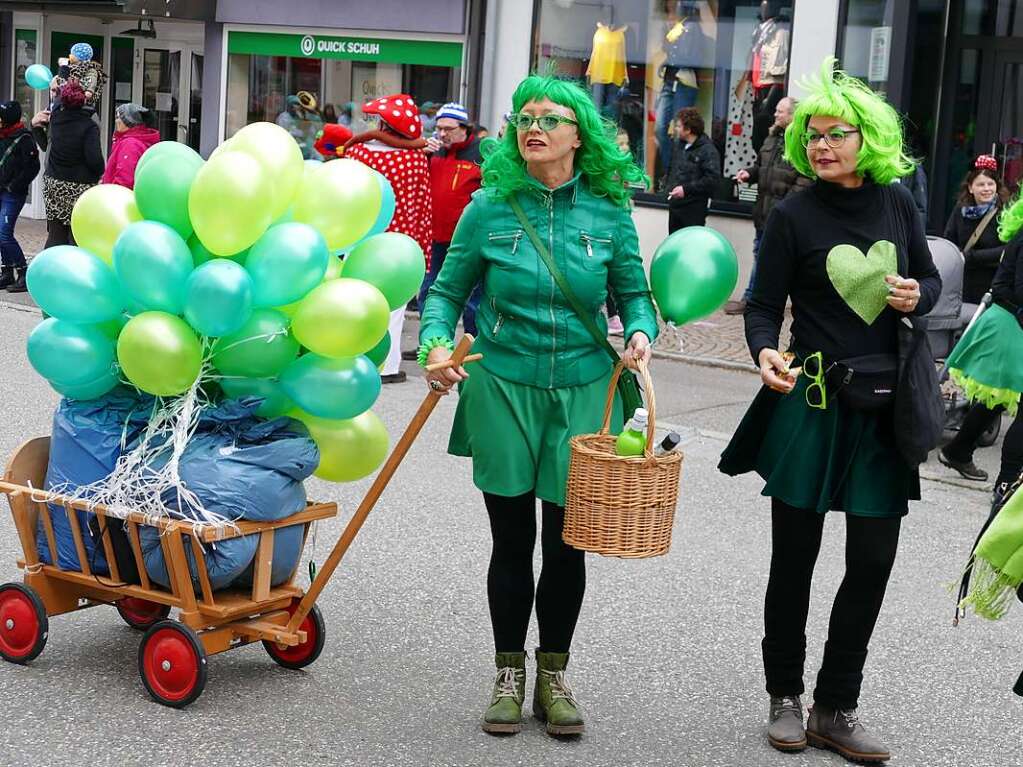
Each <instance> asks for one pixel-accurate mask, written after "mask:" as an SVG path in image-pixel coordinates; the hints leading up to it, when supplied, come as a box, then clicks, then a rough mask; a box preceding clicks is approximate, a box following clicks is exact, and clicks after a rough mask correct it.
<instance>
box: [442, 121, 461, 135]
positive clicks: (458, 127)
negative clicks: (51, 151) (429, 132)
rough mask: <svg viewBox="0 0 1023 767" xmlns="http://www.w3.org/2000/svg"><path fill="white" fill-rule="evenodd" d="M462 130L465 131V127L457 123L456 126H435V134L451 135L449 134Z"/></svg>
mask: <svg viewBox="0 0 1023 767" xmlns="http://www.w3.org/2000/svg"><path fill="white" fill-rule="evenodd" d="M464 129H465V126H464V125H462V124H461V123H459V124H458V125H438V126H437V132H438V133H451V132H453V131H456V130H464Z"/></svg>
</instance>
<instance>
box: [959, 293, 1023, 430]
mask: <svg viewBox="0 0 1023 767" xmlns="http://www.w3.org/2000/svg"><path fill="white" fill-rule="evenodd" d="M948 371H949V375H950V376H951V378H952V380H953V381H955V382H956V383H957V384H959V385H960V386H961V387H962V388H963V391H965V392H966V396H967V397H969V398H970V399H971V400H974V401H979V402H982V403H984V404H985V405H986V406H987V407H989V408H991V409H994V408H996V407H997V406H999V405H1003V406H1004V407H1005V408H1006V409H1007V410H1008V411H1009V414H1010V415H1015V414H1016V409H1017V408H1018V407H1019V398H1020V392H1023V328H1021V327H1020V324H1019V321H1018V320H1017V319H1016V318H1015V317H1014V316H1012V314H1010V313H1009V312H1008V311H1006V310H1005V309H1003V308H1002V307H1001V306H998V305H997V304H995V305H993V306H991V307H990V308H989V309H988V310H987V311H985V312H984V313H983V314H982V315H981V316H980V319H979V320H977V322H976V323H974V325H973V327H972V328H970V330H969V331H968V332H967V333H966V335H964V336H963V337H962V339H961V340H960V341H959V343H958V344H956V347H955V349H953V350H952V353H951V354H950V355H949V356H948Z"/></svg>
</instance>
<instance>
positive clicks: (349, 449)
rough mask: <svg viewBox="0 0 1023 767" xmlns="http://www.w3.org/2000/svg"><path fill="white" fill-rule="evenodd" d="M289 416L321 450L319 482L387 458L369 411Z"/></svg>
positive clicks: (382, 434) (348, 478)
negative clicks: (334, 417) (340, 416)
mask: <svg viewBox="0 0 1023 767" xmlns="http://www.w3.org/2000/svg"><path fill="white" fill-rule="evenodd" d="M334 162H336V160H335V161H334ZM288 415H290V416H291V417H292V418H297V419H298V420H300V421H301V422H302V423H304V424H305V425H306V428H308V430H309V436H311V437H312V438H313V441H314V442H315V443H316V446H317V447H318V448H319V449H320V465H319V466H318V467H317V469H316V471H315V472H313V473H314V474H316V476H317V477H320V478H321V479H326V480H329V481H331V482H354V481H355V480H357V479H362V478H363V477H367V476H369V475H370V474H372V473H373V472H374V471H376V470H377V469H378V468H379V467H380V464H382V463H383V462H384V459H385V458H386V457H387V448H388V444H389V438H388V436H387V427H385V426H384V423H383V421H381V420H380V418H379V417H378V416H377V414H376V413H374V412H373V411H372V410H367V411H366V412H365V413H362V414H361V415H357V416H356V417H355V418H349V419H347V420H343V421H338V420H332V419H328V418H317V417H316V416H314V415H310V414H309V413H306V412H305V411H303V410H299V409H298V408H295V409H294V410H292V411H291V412H290V413H289V414H288Z"/></svg>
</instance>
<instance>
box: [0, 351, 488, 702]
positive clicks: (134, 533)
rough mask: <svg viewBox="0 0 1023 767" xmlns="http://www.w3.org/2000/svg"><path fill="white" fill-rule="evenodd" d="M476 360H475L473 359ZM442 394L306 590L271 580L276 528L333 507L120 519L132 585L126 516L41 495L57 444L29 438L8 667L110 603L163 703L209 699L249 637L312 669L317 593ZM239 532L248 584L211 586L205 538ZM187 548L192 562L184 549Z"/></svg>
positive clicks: (17, 474)
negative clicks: (60, 547) (149, 536)
mask: <svg viewBox="0 0 1023 767" xmlns="http://www.w3.org/2000/svg"><path fill="white" fill-rule="evenodd" d="M471 345H472V337H471V336H465V337H463V339H462V342H461V343H460V344H459V346H458V348H457V349H456V350H455V354H454V355H453V357H452V364H456V365H457V364H461V363H462V362H464V361H470V360H466V355H467V354H468V351H469V348H470V347H471ZM476 358H478V357H477V356H476V355H473V358H471V359H476ZM439 400H440V396H439V395H438V394H437V393H436V392H431V393H430V394H428V395H427V397H426V399H425V400H424V401H423V404H422V405H421V406H420V408H419V410H418V412H417V413H416V415H415V417H414V418H413V419H412V422H411V423H410V424H409V426H408V428H407V429H406V431H405V433H404V435H403V436H402V438H401V439H400V440H399V441H398V443H397V444H396V445H395V448H394V450H393V451H392V452H391V455H390V457H389V458H388V460H387V461H386V463H385V464H384V466H383V467H382V468H381V470H380V472H379V473H378V475H377V477H376V480H375V481H374V482H373V485H372V486H371V487H370V489H369V491H368V492H367V494H366V496H365V498H363V500H362V503H361V504H360V505H359V508H358V510H357V511H356V512H355V514H354V515H353V516H352V519H351V520H350V521H349V522H348V524H347V526H346V527H345V529H344V532H343V533H342V535H341V538H340V539H339V540H338V542H337V544H336V545H335V546H334V549H333V551H332V552H331V553H330V555H329V556H328V558H327V560H326V561H325V562H324V565H323V567H322V568H321V569H320V570H319V572H318V573H317V575H316V577H315V579H314V580H313V582H312V584H311V585H310V587H309V589H308V591H303V589H302V588H301V587H300V586H298V585H296V584H295V578H294V574H293V575H292V578H291V579H290V580H289V581H288V582H287V583H285V584H283V585H280V586H276V587H271V586H270V572H271V558H272V554H273V548H274V533H275V531H276V530H279V529H281V528H284V527H290V526H293V525H308V524H309V523H311V522H316V521H318V520H322V519H328V518H331V517H334V516H336V514H337V505H336V504H333V503H310V504H308V505H307V506H306V508H305V509H304V510H302V511H301V512H299V513H298V514H294V515H292V516H290V517H287V518H285V519H282V520H279V521H276V522H247V521H240V522H237V523H236V527H212V526H209V527H206V528H200V530H201V532H200V533H199V534H196V533H195V532H194V530H193V524H192V522H190V521H180V520H175V519H160V520H152V519H147V518H146V517H144V516H143V515H141V514H130V515H129V516H128V517H127V518H126V519H124V520H123V524H124V526H125V529H126V532H127V536H128V540H129V542H130V545H131V550H132V553H133V555H134V560H135V566H136V568H137V570H138V577H139V581H140V583H138V584H126V583H124V582H122V580H121V573H120V572H119V568H118V564H117V557H116V555H115V552H114V549H113V544H112V542H111V536H110V535H107V534H106V533H107V528H108V526H112V525H120V524H122V520H121V519H120V518H117V517H114V516H112V515H110V513H109V511H108V509H107V508H106V507H105V506H103V505H99V504H95V505H94V504H89V503H87V502H85V501H82V500H74V499H70V498H67V497H65V496H61V495H55V494H52V493H45V492H43V491H42V490H41V488H43V487H45V485H44V482H45V476H46V468H47V463H48V460H49V447H50V439H49V437H37V438H35V439H32V440H29V441H28V442H26V443H25V444H23V445H22V446H21V447H20V448H19V449H18V450H17V451H16V452H15V454H14V456H13V457H12V458H11V460H10V462H9V464H8V466H7V472H6V474H5V476H4V481H3V482H0V492H2V493H5V494H6V495H7V498H8V501H9V503H10V507H11V513H12V514H13V515H14V524H15V527H16V528H17V531H18V537H19V539H20V540H21V546H22V550H23V552H24V557H23V558H21V559H19V560H18V562H17V564H18V567H19V568H21V569H23V570H24V571H25V575H24V579H23V582H20V583H17V582H12V583H5V584H3V585H0V656H2V657H3V658H4V660H7V661H9V662H12V663H19V664H25V663H28V662H30V661H31V660H33V659H34V658H36V657H37V656H38V655H39V654H40V653H41V652H42V651H43V648H44V647H45V646H46V640H47V637H48V636H49V618H51V617H53V616H56V615H62V614H64V613H70V612H75V611H77V610H83V609H86V608H89V607H94V606H97V605H112V606H114V607H115V608H116V609H117V611H118V613H120V615H121V617H122V618H123V619H124V621H125V622H126V623H127V624H128V625H129V626H131V627H132V628H135V629H138V630H140V631H144V632H145V633H144V635H143V637H142V641H141V643H140V645H139V653H138V669H139V675H140V676H141V677H142V682H143V684H144V685H145V688H146V690H147V691H148V692H149V694H150V695H151V696H152V697H153V698H154V699H155V700H156V701H157V702H159V703H162V704H164V705H166V706H172V707H175V708H182V707H184V706H187V705H188V704H190V703H192V702H193V701H195V700H196V699H197V698H198V697H199V696H200V695H201V694H202V692H203V688H204V687H205V685H206V676H207V662H206V661H207V657H208V656H210V655H216V654H217V653H222V652H226V651H227V650H232V649H235V648H237V647H241V646H244V645H247V644H250V643H252V642H256V641H262V643H263V647H264V648H265V649H266V651H267V653H268V654H269V655H270V657H271V658H272V659H273V660H274V661H275V662H276V663H278V664H279V665H281V666H283V667H285V668H289V669H301V668H304V667H306V666H308V665H310V664H311V663H313V662H314V661H315V660H316V659H317V658H318V657H319V655H320V653H321V651H322V650H323V644H324V639H325V636H326V627H325V624H324V620H323V616H322V614H321V613H320V610H319V608H318V607H317V606H316V599H317V597H318V596H319V594H320V592H321V591H322V590H323V588H324V586H326V584H327V581H328V580H330V578H331V576H332V575H333V573H334V571H335V570H336V569H337V566H338V565H339V564H340V562H341V558H342V557H343V556H344V554H345V552H346V551H347V550H348V547H349V546H350V545H351V543H352V540H353V539H354V538H355V535H356V534H357V533H358V531H359V529H360V528H361V527H362V524H363V522H364V521H365V519H366V517H367V516H368V515H369V512H370V511H371V510H372V508H373V507H374V506H375V505H376V502H377V500H378V499H379V498H380V495H381V494H382V493H383V491H384V489H385V488H386V487H387V484H388V483H389V482H390V480H391V477H393V475H394V473H395V471H396V470H397V468H398V466H399V465H400V464H401V461H402V459H404V457H405V455H406V453H407V452H408V450H409V448H410V447H411V445H412V443H413V442H414V441H415V439H416V437H417V436H418V435H419V432H420V430H421V429H422V428H423V426H424V425H425V424H426V421H427V420H428V419H429V417H430V414H431V413H432V412H433V409H434V407H436V405H437V402H438V401H439ZM48 504H55V505H57V506H63V507H64V510H65V512H66V513H67V520H68V523H69V526H70V529H71V534H72V537H73V539H74V544H75V549H76V552H77V556H78V565H79V568H80V569H79V570H67V569H63V568H61V567H60V565H59V564H57V563H58V562H59V559H58V557H57V542H56V536H55V534H54V528H53V521H52V519H51V517H50V508H49V506H48ZM76 509H81V510H84V511H86V512H88V513H89V514H93V515H95V517H96V521H97V523H98V527H99V531H100V536H99V537H100V539H101V541H102V545H103V551H104V554H105V558H106V561H107V563H108V565H109V568H110V574H109V576H106V575H103V576H101V575H98V574H96V573H94V572H93V569H92V566H91V563H90V558H89V556H88V553H87V549H86V547H85V543H84V541H85V539H84V536H83V530H82V526H81V524H80V522H79V519H78V514H76V513H75V510H76ZM40 521H41V522H42V531H43V534H44V535H45V537H46V540H47V543H48V545H49V550H50V552H51V556H52V559H53V562H54V564H44V563H43V562H41V561H40V559H39V555H38V547H37V542H36V535H37V530H38V529H39V522H40ZM146 525H149V526H151V527H155V528H158V529H159V530H160V533H161V535H160V545H161V547H162V550H163V555H164V559H165V561H166V565H167V572H168V575H169V579H170V588H169V589H168V588H163V587H162V586H160V585H159V584H157V583H154V582H153V581H152V579H151V578H150V577H149V575H148V574H147V572H146V567H145V562H144V558H143V552H142V546H141V539H140V535H139V528H140V527H142V526H146ZM241 535H259V544H258V547H257V550H256V557H255V566H254V574H253V585H252V588H251V589H244V590H242V589H235V588H231V589H226V590H221V591H216V592H214V591H213V589H212V588H211V586H210V579H209V574H208V572H207V570H206V565H205V560H204V558H203V545H204V544H210V543H215V542H216V541H221V540H226V539H229V538H234V537H237V536H241ZM188 548H191V550H192V551H191V554H192V556H191V557H189V556H188V554H187V553H186V550H187V549H188ZM189 560H191V561H192V562H194V566H195V570H196V576H197V579H198V582H199V588H198V589H196V588H195V586H194V585H193V577H192V573H191V572H190V569H189V564H190V561H189ZM197 592H198V593H197ZM172 609H176V610H177V611H178V613H177V620H171V619H169V616H170V612H171V610H172Z"/></svg>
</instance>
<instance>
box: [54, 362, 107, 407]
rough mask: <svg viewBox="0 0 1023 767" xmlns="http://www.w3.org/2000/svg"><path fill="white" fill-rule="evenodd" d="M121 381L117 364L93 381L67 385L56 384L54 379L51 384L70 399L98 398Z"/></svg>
mask: <svg viewBox="0 0 1023 767" xmlns="http://www.w3.org/2000/svg"><path fill="white" fill-rule="evenodd" d="M120 382H121V377H120V371H119V370H118V368H117V367H116V366H114V367H113V368H111V369H110V370H108V371H106V372H105V373H103V374H101V375H100V376H99V377H98V378H95V379H93V380H92V381H86V382H85V383H78V384H71V385H68V386H65V385H63V384H56V383H53V382H52V381H51V382H50V386H52V387H53V389H54V391H56V392H57V393H58V394H62V395H63V396H65V397H67V398H68V399H79V400H81V399H96V398H97V397H102V396H103V395H104V394H106V393H107V392H108V391H110V390H111V389H113V388H114V387H115V386H117V385H118V384H119V383H120Z"/></svg>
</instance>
